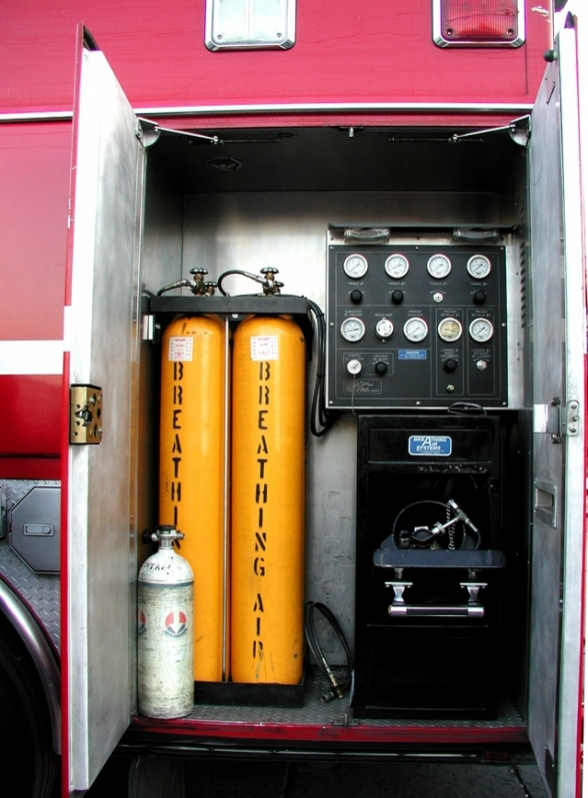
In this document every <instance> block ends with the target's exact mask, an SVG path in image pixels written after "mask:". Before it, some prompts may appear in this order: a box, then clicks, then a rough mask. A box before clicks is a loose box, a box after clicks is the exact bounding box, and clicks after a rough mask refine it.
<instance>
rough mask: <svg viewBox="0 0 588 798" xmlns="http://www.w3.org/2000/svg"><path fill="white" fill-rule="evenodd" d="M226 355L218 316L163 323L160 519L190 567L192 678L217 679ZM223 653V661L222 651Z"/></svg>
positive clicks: (222, 620)
mask: <svg viewBox="0 0 588 798" xmlns="http://www.w3.org/2000/svg"><path fill="white" fill-rule="evenodd" d="M204 301H206V300H204ZM225 359H226V340H225V327H224V324H223V322H222V321H221V319H220V318H218V317H216V316H195V317H191V318H188V317H180V318H177V319H174V321H172V322H171V324H170V325H169V326H168V327H167V329H166V331H165V334H164V336H163V344H162V366H161V428H160V457H159V475H160V481H159V522H160V524H173V525H174V526H175V527H176V528H177V529H178V530H180V531H181V532H183V533H184V536H185V537H184V540H183V541H182V543H181V550H180V551H181V554H182V556H183V557H184V558H185V559H186V560H187V561H188V562H189V564H190V566H191V567H192V570H193V572H194V679H195V680H196V681H221V680H222V678H223V635H224V634H225V633H226V623H227V621H226V613H225V603H226V602H225V592H226V583H225V579H226V578H228V576H227V575H226V573H225V572H226V569H225V568H224V560H225V554H224V548H225V546H224V538H225V481H226V479H225V382H226V368H225V362H226V360H225ZM227 642H228V640H227ZM224 658H225V659H227V663H228V655H227V652H225V655H224Z"/></svg>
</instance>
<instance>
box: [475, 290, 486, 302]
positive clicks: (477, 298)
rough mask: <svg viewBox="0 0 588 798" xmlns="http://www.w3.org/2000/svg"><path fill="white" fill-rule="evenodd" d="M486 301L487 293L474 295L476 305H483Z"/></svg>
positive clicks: (478, 292) (477, 292) (482, 292)
mask: <svg viewBox="0 0 588 798" xmlns="http://www.w3.org/2000/svg"><path fill="white" fill-rule="evenodd" d="M485 301H486V292H485V291H476V293H475V294H474V304H475V305H483V304H484V302H485Z"/></svg>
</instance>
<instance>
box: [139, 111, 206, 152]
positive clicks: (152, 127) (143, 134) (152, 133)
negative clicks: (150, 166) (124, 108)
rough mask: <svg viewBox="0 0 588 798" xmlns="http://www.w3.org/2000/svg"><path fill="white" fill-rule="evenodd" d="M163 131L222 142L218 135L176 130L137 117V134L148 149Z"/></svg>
mask: <svg viewBox="0 0 588 798" xmlns="http://www.w3.org/2000/svg"><path fill="white" fill-rule="evenodd" d="M162 133H173V134H175V135H176V136H186V137H187V138H189V139H203V140H204V141H208V142H209V143H210V144H219V143H220V139H219V137H218V136H206V135H204V133H190V132H188V131H187V130H174V129H173V128H171V127H161V126H160V125H158V124H157V122H152V121H151V119H145V118H144V117H142V116H139V117H137V130H136V131H135V135H136V136H137V138H138V139H139V141H140V142H141V144H142V145H143V147H145V149H146V150H147V149H149V147H152V146H153V145H154V144H156V143H157V141H158V140H159V137H160V135H161V134H162Z"/></svg>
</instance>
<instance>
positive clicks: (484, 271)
mask: <svg viewBox="0 0 588 798" xmlns="http://www.w3.org/2000/svg"><path fill="white" fill-rule="evenodd" d="M466 268H467V270H468V274H469V275H470V277H473V278H474V280H483V279H484V278H485V277H488V275H489V274H490V272H491V271H492V264H491V263H490V260H489V259H488V258H487V257H486V256H485V255H472V257H471V258H470V259H469V261H468V265H467V266H466Z"/></svg>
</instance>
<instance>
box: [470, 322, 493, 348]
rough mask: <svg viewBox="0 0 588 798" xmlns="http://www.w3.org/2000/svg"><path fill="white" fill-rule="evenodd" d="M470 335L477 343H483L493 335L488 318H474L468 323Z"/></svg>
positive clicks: (491, 325)
mask: <svg viewBox="0 0 588 798" xmlns="http://www.w3.org/2000/svg"><path fill="white" fill-rule="evenodd" d="M470 335H471V336H472V338H473V339H474V341H477V343H479V344H484V343H486V341H489V340H490V339H491V338H492V336H493V335H494V325H493V324H492V322H491V321H490V320H489V319H474V320H473V322H472V323H471V324H470Z"/></svg>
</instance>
